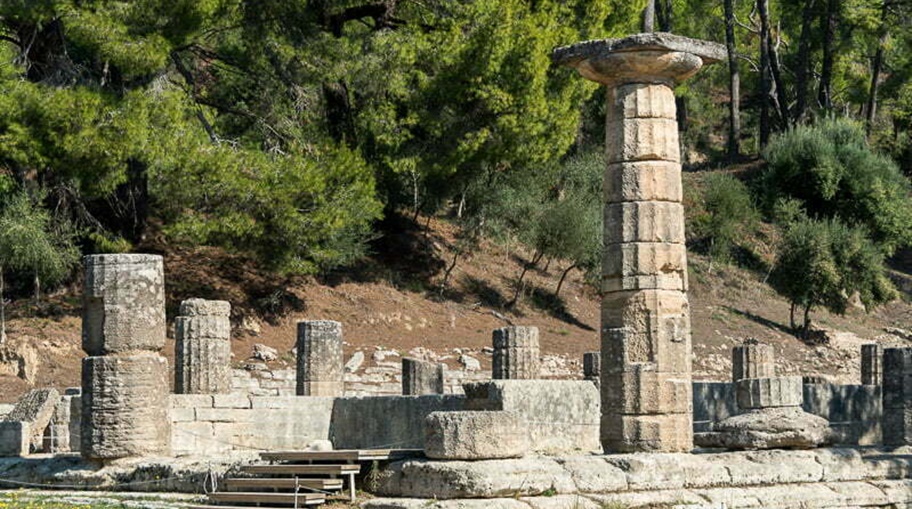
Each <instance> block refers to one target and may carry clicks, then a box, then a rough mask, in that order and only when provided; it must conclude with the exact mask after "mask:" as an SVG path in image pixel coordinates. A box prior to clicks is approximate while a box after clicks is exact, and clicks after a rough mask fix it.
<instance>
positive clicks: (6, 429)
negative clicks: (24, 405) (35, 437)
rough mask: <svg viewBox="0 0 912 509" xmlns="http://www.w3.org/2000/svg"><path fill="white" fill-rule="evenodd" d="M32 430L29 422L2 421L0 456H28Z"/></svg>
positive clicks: (0, 428)
mask: <svg viewBox="0 0 912 509" xmlns="http://www.w3.org/2000/svg"><path fill="white" fill-rule="evenodd" d="M31 439H32V430H31V429H30V428H29V424H28V423H27V422H22V421H0V457H11V456H12V457H21V456H28V454H29V452H30V448H31V441H32V440H31Z"/></svg>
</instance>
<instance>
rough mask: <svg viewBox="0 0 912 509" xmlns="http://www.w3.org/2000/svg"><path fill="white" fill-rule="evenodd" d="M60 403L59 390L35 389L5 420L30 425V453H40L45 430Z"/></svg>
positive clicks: (27, 394)
mask: <svg viewBox="0 0 912 509" xmlns="http://www.w3.org/2000/svg"><path fill="white" fill-rule="evenodd" d="M59 402H60V393H58V392H57V389H53V388H49V389H33V390H31V391H29V392H27V393H26V394H25V396H23V397H22V398H21V399H20V400H19V401H18V402H17V403H16V406H15V407H13V410H12V411H10V413H9V414H7V415H6V417H4V418H3V420H4V421H7V422H25V423H28V429H29V431H30V436H29V444H30V452H35V451H39V450H41V446H42V442H43V439H44V430H45V428H47V427H48V425H49V424H50V423H51V419H53V418H54V411H55V410H56V408H57V404H58V403H59Z"/></svg>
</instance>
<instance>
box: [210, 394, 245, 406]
mask: <svg viewBox="0 0 912 509" xmlns="http://www.w3.org/2000/svg"><path fill="white" fill-rule="evenodd" d="M212 407H213V408H251V404H250V396H248V395H246V394H240V393H234V394H214V395H213V396H212Z"/></svg>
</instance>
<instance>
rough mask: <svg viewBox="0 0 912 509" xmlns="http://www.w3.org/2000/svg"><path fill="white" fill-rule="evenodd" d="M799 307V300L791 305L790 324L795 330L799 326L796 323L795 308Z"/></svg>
mask: <svg viewBox="0 0 912 509" xmlns="http://www.w3.org/2000/svg"><path fill="white" fill-rule="evenodd" d="M797 307H798V303H797V302H792V303H791V306H789V326H790V327H791V328H792V330H795V329H796V328H797V326H798V325H797V324H796V323H795V308H797Z"/></svg>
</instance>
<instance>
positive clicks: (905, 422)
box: [882, 348, 912, 446]
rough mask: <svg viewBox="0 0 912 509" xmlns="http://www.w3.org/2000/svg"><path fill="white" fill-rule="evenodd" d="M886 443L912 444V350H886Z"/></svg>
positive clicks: (884, 384)
mask: <svg viewBox="0 0 912 509" xmlns="http://www.w3.org/2000/svg"><path fill="white" fill-rule="evenodd" d="M882 391H883V392H882V393H883V423H882V432H883V443H884V445H897V446H898V445H912V348H885V349H884V351H883V387H882Z"/></svg>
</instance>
